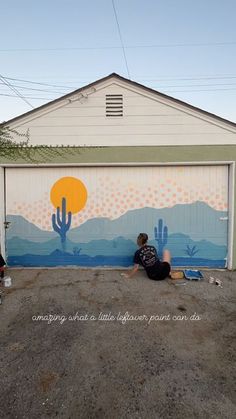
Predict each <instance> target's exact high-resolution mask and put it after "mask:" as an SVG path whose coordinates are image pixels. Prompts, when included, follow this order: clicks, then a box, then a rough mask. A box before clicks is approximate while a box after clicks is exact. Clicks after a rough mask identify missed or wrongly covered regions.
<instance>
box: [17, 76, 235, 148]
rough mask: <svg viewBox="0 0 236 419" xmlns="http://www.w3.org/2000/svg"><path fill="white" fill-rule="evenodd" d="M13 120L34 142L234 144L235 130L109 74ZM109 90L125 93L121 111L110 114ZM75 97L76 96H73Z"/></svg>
mask: <svg viewBox="0 0 236 419" xmlns="http://www.w3.org/2000/svg"><path fill="white" fill-rule="evenodd" d="M85 94H87V98H85V97H82V96H81V94H79V93H78V94H75V95H72V96H71V99H72V101H71V102H70V101H69V99H62V100H61V101H60V102H57V103H56V104H52V105H48V107H47V108H46V109H45V108H44V109H42V110H39V111H38V112H36V113H33V114H31V115H29V116H28V117H27V116H26V117H22V119H21V120H18V121H16V122H15V123H12V125H10V126H12V128H15V129H16V130H17V131H18V132H21V133H25V132H26V131H27V130H29V134H30V141H31V143H32V144H51V145H61V144H64V145H76V146H83V145H88V146H93V145H101V146H135V145H145V146H147V145H187V144H189V145H194V144H196V145H201V144H209V145H211V144H212V145H213V144H236V130H235V129H234V128H233V127H232V126H230V125H227V123H223V122H221V121H218V120H217V119H214V118H213V117H208V116H205V115H204V114H202V113H201V112H198V111H194V110H191V109H190V108H188V107H185V106H184V105H179V104H177V103H176V102H174V101H171V99H164V98H163V97H162V96H158V95H157V94H152V93H150V94H149V93H148V92H147V91H145V90H144V89H142V88H136V87H133V86H132V85H130V84H129V83H128V82H127V83H125V82H121V81H119V82H117V81H116V80H115V78H114V80H108V81H106V82H101V83H100V84H98V85H97V86H96V90H95V89H94V88H90V89H89V88H88V89H87V91H85ZM106 94H122V95H123V104H124V116H123V117H106V116H105V113H106V106H105V97H106ZM75 99H76V100H75Z"/></svg>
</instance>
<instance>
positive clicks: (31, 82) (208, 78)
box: [4, 76, 236, 92]
mask: <svg viewBox="0 0 236 419" xmlns="http://www.w3.org/2000/svg"><path fill="white" fill-rule="evenodd" d="M4 79H5V80H12V81H20V82H22V83H28V84H36V85H39V86H49V87H55V88H61V89H67V90H70V89H78V85H77V86H65V85H59V84H50V83H43V82H36V81H32V80H25V79H18V78H13V77H5V76H4ZM223 79H236V76H219V77H210V76H206V77H186V78H183V77H180V78H162V77H160V78H157V79H137V80H138V81H147V82H160V83H163V82H170V81H185V80H186V81H188V80H189V81H195V80H196V81H198V80H223ZM81 83H87V81H86V82H85V81H81V80H80V81H78V84H81ZM152 86H153V85H152ZM16 87H17V86H16ZM160 87H162V86H159V88H160ZM22 88H23V87H22ZM32 90H33V89H32ZM35 90H36V89H35ZM39 90H40V89H39ZM52 92H53V91H52Z"/></svg>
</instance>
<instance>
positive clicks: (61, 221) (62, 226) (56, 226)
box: [52, 198, 72, 252]
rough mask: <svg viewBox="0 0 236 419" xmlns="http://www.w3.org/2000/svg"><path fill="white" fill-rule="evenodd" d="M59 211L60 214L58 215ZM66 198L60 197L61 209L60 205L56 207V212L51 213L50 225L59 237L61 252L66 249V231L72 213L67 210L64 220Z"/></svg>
mask: <svg viewBox="0 0 236 419" xmlns="http://www.w3.org/2000/svg"><path fill="white" fill-rule="evenodd" d="M60 212H61V216H60ZM66 216H67V212H66V198H62V205H61V211H60V207H57V213H56V214H52V226H53V230H54V231H55V232H56V233H58V234H59V236H60V238H61V246H62V250H63V252H65V251H66V233H67V231H68V230H69V228H70V226H71V219H72V213H71V212H70V211H69V212H68V220H67V221H66Z"/></svg>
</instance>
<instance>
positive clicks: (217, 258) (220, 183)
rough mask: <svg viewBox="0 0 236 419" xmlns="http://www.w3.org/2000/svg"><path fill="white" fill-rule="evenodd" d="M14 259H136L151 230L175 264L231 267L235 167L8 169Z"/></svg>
mask: <svg viewBox="0 0 236 419" xmlns="http://www.w3.org/2000/svg"><path fill="white" fill-rule="evenodd" d="M6 197H7V202H6V213H7V221H10V223H11V224H10V228H9V229H8V230H7V255H8V263H9V265H12V266H18V265H20V266H59V265H78V266H129V265H131V264H132V255H133V253H134V251H135V250H136V237H137V235H138V233H140V232H145V233H147V234H148V236H149V243H150V244H153V245H155V246H156V248H157V250H158V252H159V255H160V256H161V254H162V251H163V248H168V249H169V250H170V251H171V254H172V264H173V265H174V266H208V267H225V265H226V260H227V259H226V258H227V225H228V223H227V217H228V167H227V166H225V165H224V166H223V165H219V166H170V167H169V166H168V167H167V166H164V167H163V166H162V167H91V168H90V167H70V168H69V167H67V168H9V169H6Z"/></svg>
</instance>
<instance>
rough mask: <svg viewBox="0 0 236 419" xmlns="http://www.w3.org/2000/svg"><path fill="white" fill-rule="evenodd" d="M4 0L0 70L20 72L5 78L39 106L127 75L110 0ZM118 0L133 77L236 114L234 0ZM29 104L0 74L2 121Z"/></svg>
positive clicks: (222, 113)
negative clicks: (99, 81)
mask: <svg viewBox="0 0 236 419" xmlns="http://www.w3.org/2000/svg"><path fill="white" fill-rule="evenodd" d="M1 3H2V7H1V25H0V63H1V75H2V76H4V77H9V78H13V79H22V80H10V79H6V80H7V81H8V82H10V83H11V84H12V85H13V84H14V85H15V87H16V88H17V89H18V90H19V91H20V92H21V94H22V95H24V96H25V97H27V100H28V101H29V102H30V103H32V105H33V106H34V107H37V106H39V105H41V104H43V103H46V102H48V101H50V100H52V99H55V98H57V97H60V96H62V95H63V94H65V93H69V92H70V91H72V90H74V89H76V88H79V87H81V86H83V85H85V84H88V83H89V82H92V81H95V80H97V79H98V78H101V77H104V76H106V75H108V74H110V73H112V72H116V73H118V74H120V75H123V76H125V77H128V78H129V76H128V73H127V68H126V65H125V60H124V55H123V51H122V48H121V41H120V38H119V33H118V28H117V24H116V20H115V15H114V10H113V6H112V1H111V0H99V1H98V0H87V1H83V0H67V1H65V0H50V1H48V0H41V1H40V2H35V1H32V0H21V1H18V0H10V1H7V2H4V4H3V1H2V2H1ZM114 3H115V7H116V12H117V16H118V21H119V25H120V30H121V35H122V38H123V44H124V46H125V53H126V58H127V63H128V70H129V74H130V77H131V79H132V80H135V81H138V82H140V83H142V84H145V85H147V86H150V87H152V88H154V89H156V90H159V91H160V92H163V93H166V94H169V95H171V96H174V97H176V98H179V99H181V100H184V101H186V102H189V103H191V104H192V105H195V106H198V107H200V108H202V109H205V110H207V111H210V112H213V113H216V114H218V115H219V116H222V117H225V118H227V119H230V120H233V121H235V120H236V107H235V96H236V25H235V16H236V2H235V0H225V1H222V0H207V1H206V0H198V1H189V0H178V1H177V0H165V1H164V0H146V1H143V0H114ZM25 80H28V81H33V82H36V83H46V84H54V85H55V87H52V86H47V85H40V84H39V85H38V84H32V83H28V82H26V81H25ZM33 89H34V90H33ZM6 95H12V96H13V97H12V96H6ZM30 109H31V108H30V106H29V105H27V104H26V103H24V102H23V101H22V99H19V98H17V97H15V93H14V92H13V91H12V90H10V89H9V87H7V86H6V85H4V84H3V82H2V81H0V121H4V120H8V119H10V118H12V117H14V116H16V115H20V114H22V113H24V112H26V111H29V110H30Z"/></svg>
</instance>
